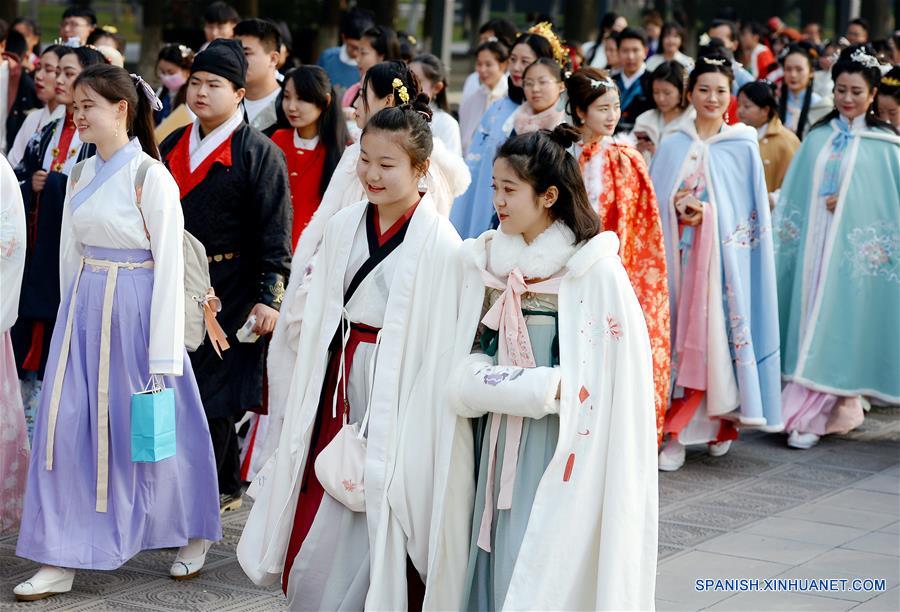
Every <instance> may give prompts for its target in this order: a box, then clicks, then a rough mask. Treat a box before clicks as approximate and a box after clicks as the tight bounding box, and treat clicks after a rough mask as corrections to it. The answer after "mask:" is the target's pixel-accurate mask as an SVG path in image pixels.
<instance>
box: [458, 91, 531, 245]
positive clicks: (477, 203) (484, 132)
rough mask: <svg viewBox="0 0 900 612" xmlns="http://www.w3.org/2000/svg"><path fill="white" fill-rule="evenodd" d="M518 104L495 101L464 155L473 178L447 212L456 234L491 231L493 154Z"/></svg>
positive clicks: (464, 235) (469, 235) (473, 235)
mask: <svg viewBox="0 0 900 612" xmlns="http://www.w3.org/2000/svg"><path fill="white" fill-rule="evenodd" d="M517 108H519V105H518V104H516V103H515V102H513V101H512V100H510V98H509V96H505V97H504V98H502V99H500V100H497V101H496V102H494V103H493V104H491V105H490V107H488V109H487V111H485V113H484V116H483V117H482V118H481V123H480V124H479V125H478V129H477V130H475V134H474V135H473V136H472V143H471V144H470V145H469V150H468V151H467V152H466V164H467V165H468V166H469V173H470V174H471V175H472V182H471V183H469V188H468V189H466V192H465V193H463V194H462V195H461V196H459V197H458V198H456V201H455V202H454V203H453V208H452V209H451V210H450V221H451V222H452V223H453V225H454V227H456V231H457V232H459V235H460V236H462V238H463V240H465V239H466V238H477V237H478V236H480V235H481V234H483V233H484V232H485V231H487V230H489V229H491V218H492V217H493V216H494V193H493V191H492V190H491V182H492V177H493V174H494V155H496V154H497V149H499V148H500V145H502V144H503V143H504V142H505V141H506V139H507V138H508V137H509V134H510V132H509V131H508V130H505V129H504V124H505V123H506V122H507V120H508V119H509V117H510V115H512V114H513V113H514V112H515V111H516V109H517Z"/></svg>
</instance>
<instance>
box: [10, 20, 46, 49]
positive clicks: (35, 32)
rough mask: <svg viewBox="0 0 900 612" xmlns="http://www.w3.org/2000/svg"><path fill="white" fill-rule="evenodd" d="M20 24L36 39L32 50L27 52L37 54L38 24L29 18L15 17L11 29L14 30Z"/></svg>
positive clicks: (39, 35) (38, 45) (38, 43)
mask: <svg viewBox="0 0 900 612" xmlns="http://www.w3.org/2000/svg"><path fill="white" fill-rule="evenodd" d="M20 23H21V24H24V25H25V27H27V28H28V29H29V30H31V33H32V34H33V35H34V36H37V37H38V42H37V43H36V44H35V45H34V48H33V49H29V51H31V52H32V53H37V52H38V50H39V49H40V48H41V41H40V38H41V26H39V25H38V23H37V22H36V21H35V20H34V19H31V18H29V17H16V18H15V19H13V22H12V28H13V29H15V28H16V26H17V25H19V24H20Z"/></svg>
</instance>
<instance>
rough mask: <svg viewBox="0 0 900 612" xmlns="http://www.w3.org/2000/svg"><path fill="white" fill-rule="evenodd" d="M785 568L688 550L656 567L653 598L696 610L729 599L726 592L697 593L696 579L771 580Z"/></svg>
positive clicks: (728, 593) (751, 560)
mask: <svg viewBox="0 0 900 612" xmlns="http://www.w3.org/2000/svg"><path fill="white" fill-rule="evenodd" d="M788 568H789V566H787V565H784V564H782V563H771V562H768V561H759V560H756V559H742V558H740V557H732V556H730V555H719V554H715V553H710V552H704V551H699V550H692V551H690V552H688V553H685V554H683V555H679V556H678V557H676V558H674V559H670V560H666V561H664V562H662V563H660V564H659V568H658V570H657V572H656V596H657V597H658V598H659V599H661V600H663V601H669V602H676V603H682V604H688V605H690V607H691V608H692V609H695V610H699V609H702V608H705V607H708V606H711V605H713V604H714V603H716V602H719V601H721V600H723V599H726V598H728V597H730V596H731V595H733V593H730V592H727V591H698V590H696V589H695V583H696V581H697V580H698V579H704V580H705V579H725V578H758V579H760V580H762V579H763V578H771V577H772V576H775V575H777V574H780V573H782V572H784V571H785V570H787V569H788Z"/></svg>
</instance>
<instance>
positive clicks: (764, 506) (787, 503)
mask: <svg viewBox="0 0 900 612" xmlns="http://www.w3.org/2000/svg"><path fill="white" fill-rule="evenodd" d="M705 501H706V503H709V504H715V505H719V506H730V507H733V508H738V509H740V510H743V511H745V512H753V513H754V514H760V515H763V516H769V515H771V514H775V513H777V512H782V511H784V510H787V509H788V508H793V507H794V506H797V505H800V504H801V503H802V502H801V501H800V500H798V499H791V498H789V497H774V496H771V495H752V494H750V493H745V492H744V491H743V488H742V487H738V488H736V489H732V490H728V491H724V492H722V493H719V494H717V495H714V496H713V497H711V498H709V499H708V500H705Z"/></svg>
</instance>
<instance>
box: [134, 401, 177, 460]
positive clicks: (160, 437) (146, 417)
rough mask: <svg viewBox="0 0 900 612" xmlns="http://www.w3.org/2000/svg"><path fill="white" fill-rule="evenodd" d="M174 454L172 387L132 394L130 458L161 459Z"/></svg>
mask: <svg viewBox="0 0 900 612" xmlns="http://www.w3.org/2000/svg"><path fill="white" fill-rule="evenodd" d="M173 456H175V390H174V389H157V390H153V391H143V392H141V393H135V394H133V395H132V396H131V460H132V461H135V462H149V463H154V462H156V461H162V460H163V459H166V458H168V457H173Z"/></svg>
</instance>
